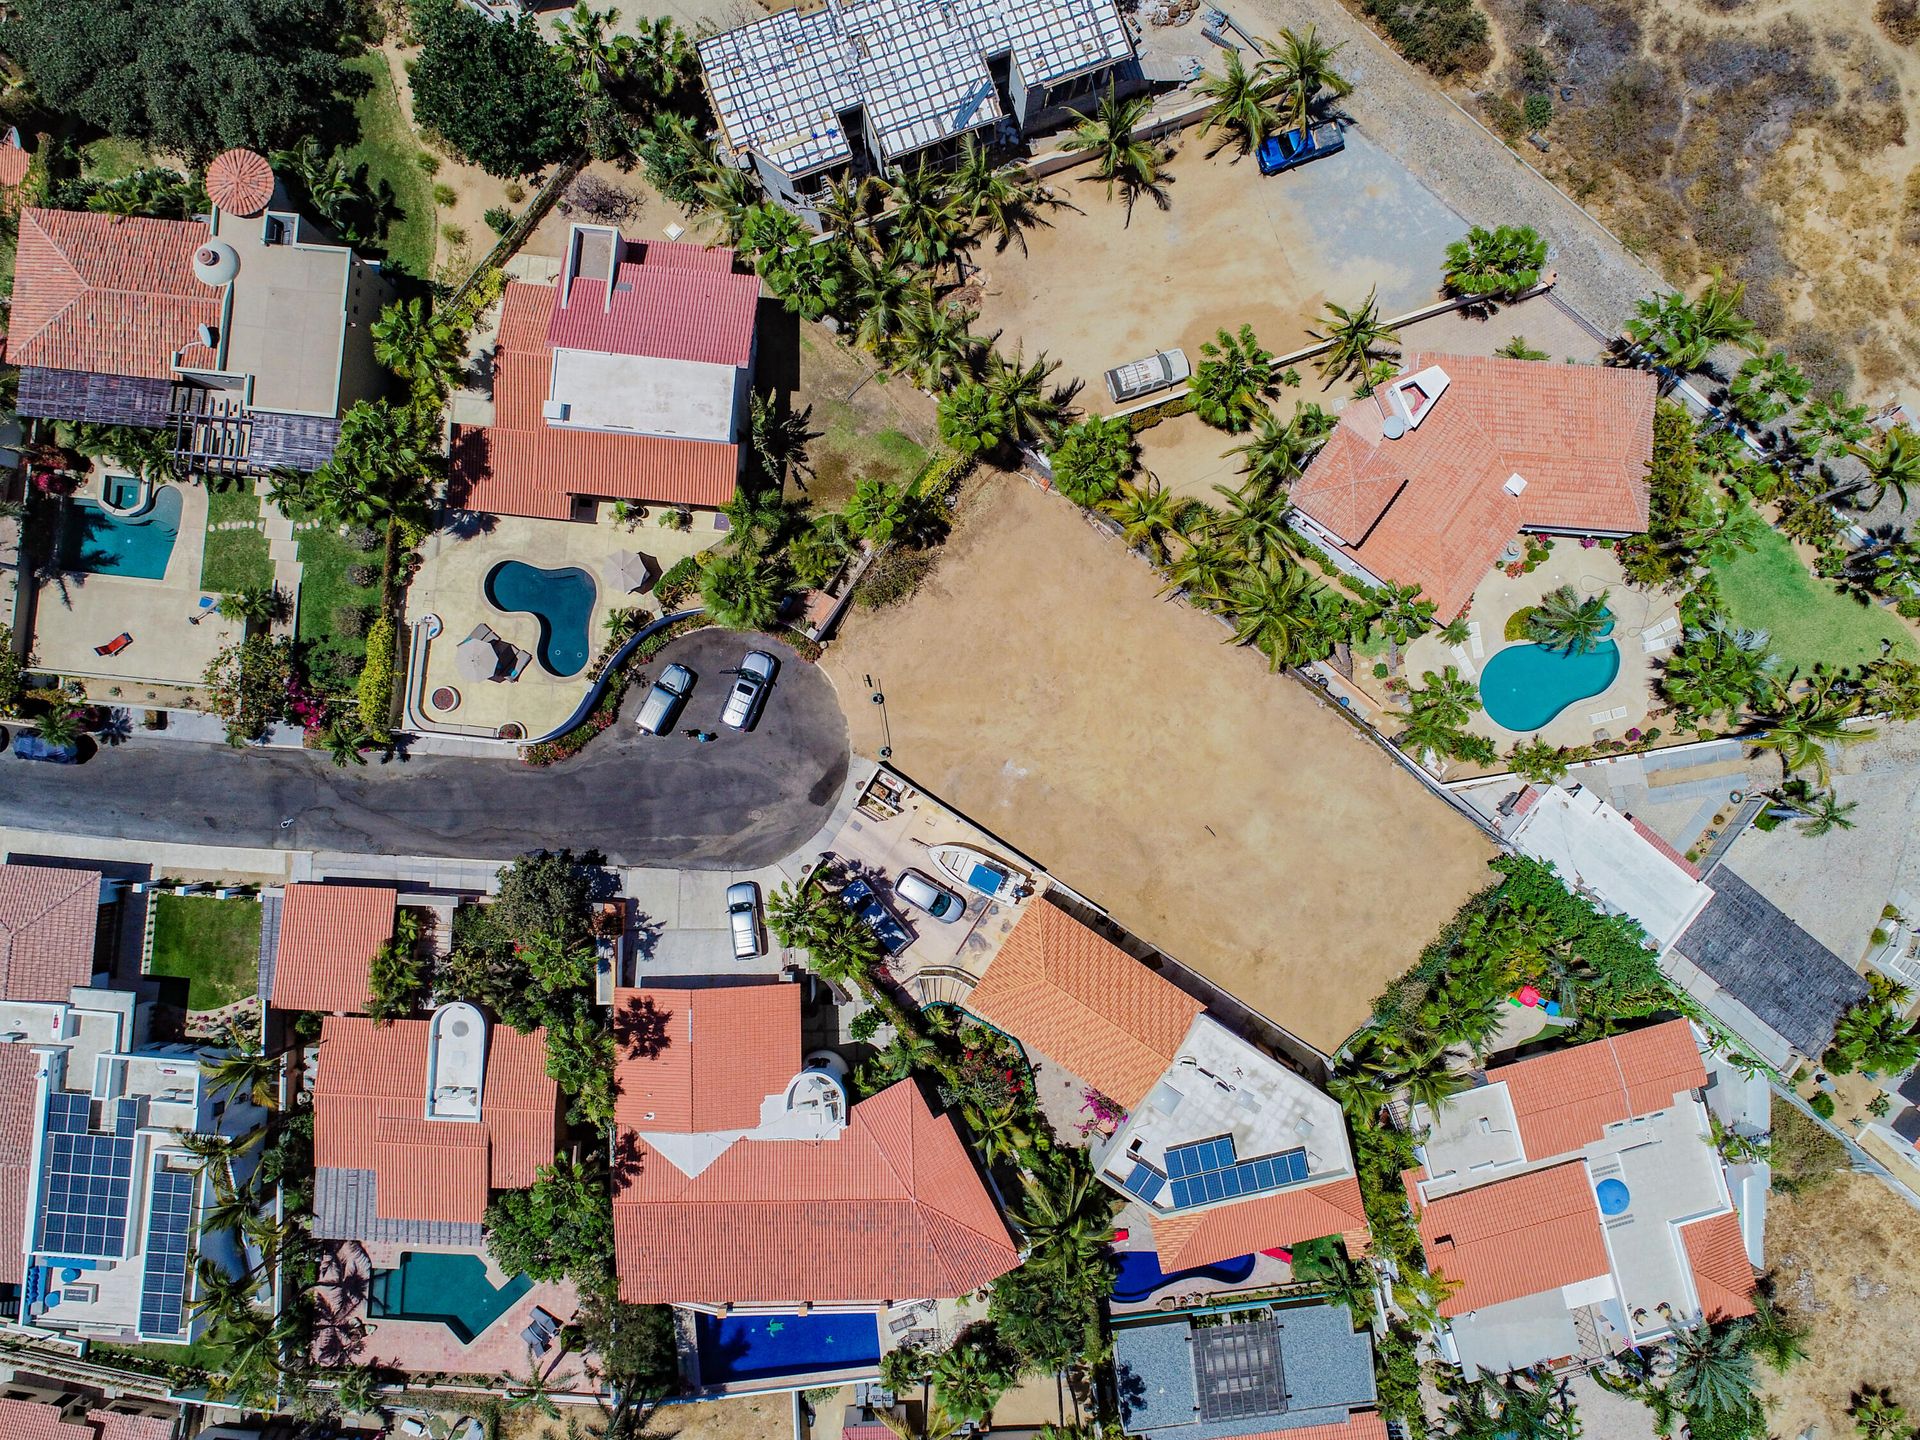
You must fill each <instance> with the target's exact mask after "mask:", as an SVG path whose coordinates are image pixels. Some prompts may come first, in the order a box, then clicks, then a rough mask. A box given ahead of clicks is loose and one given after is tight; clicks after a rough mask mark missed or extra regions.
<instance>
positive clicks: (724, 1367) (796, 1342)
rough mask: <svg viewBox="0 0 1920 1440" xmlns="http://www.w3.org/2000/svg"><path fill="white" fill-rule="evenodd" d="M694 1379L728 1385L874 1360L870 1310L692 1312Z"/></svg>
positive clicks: (876, 1348)
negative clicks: (697, 1357)
mask: <svg viewBox="0 0 1920 1440" xmlns="http://www.w3.org/2000/svg"><path fill="white" fill-rule="evenodd" d="M693 1326H694V1333H695V1336H696V1339H697V1340H698V1343H699V1346H700V1383H701V1384H702V1385H728V1384H735V1383H738V1382H740V1381H742V1380H773V1379H779V1378H781V1377H784V1376H788V1375H811V1374H815V1373H817V1372H819V1371H822V1370H856V1369H862V1368H866V1367H872V1366H878V1365H879V1363H880V1324H879V1321H877V1320H876V1319H875V1318H874V1317H873V1316H871V1315H695V1316H694V1317H693Z"/></svg>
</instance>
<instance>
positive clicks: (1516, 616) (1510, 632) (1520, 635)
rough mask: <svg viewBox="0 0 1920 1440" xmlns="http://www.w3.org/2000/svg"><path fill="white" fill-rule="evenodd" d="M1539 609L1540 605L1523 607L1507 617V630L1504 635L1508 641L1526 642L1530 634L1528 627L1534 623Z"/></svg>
mask: <svg viewBox="0 0 1920 1440" xmlns="http://www.w3.org/2000/svg"><path fill="white" fill-rule="evenodd" d="M1539 608H1540V607H1539V606H1538V605H1522V606H1521V607H1520V608H1519V609H1518V610H1516V611H1514V612H1513V614H1511V615H1509V616H1508V617H1507V625H1506V629H1505V630H1504V631H1503V632H1502V633H1503V634H1504V635H1505V636H1506V638H1507V639H1508V640H1512V641H1520V640H1525V639H1526V638H1527V636H1528V634H1529V633H1530V632H1529V629H1528V627H1529V626H1530V625H1532V623H1533V615H1534V612H1535V611H1536V610H1538V609H1539Z"/></svg>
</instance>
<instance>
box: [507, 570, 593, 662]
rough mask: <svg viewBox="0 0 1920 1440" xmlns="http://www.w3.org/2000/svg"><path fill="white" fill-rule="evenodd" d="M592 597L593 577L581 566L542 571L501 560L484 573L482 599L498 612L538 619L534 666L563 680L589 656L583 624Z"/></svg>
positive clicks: (589, 616) (588, 621)
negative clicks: (537, 659) (518, 612)
mask: <svg viewBox="0 0 1920 1440" xmlns="http://www.w3.org/2000/svg"><path fill="white" fill-rule="evenodd" d="M593 597H594V585H593V577H592V576H591V575H589V574H588V573H587V572H586V571H584V570H579V569H573V568H569V569H566V570H542V569H541V568H540V567H539V566H537V565H528V564H526V563H524V562H523V561H519V560H502V561H501V562H500V563H499V564H498V565H496V566H494V567H493V569H491V570H489V571H488V572H487V599H489V600H490V601H492V602H493V603H494V604H495V605H498V606H499V607H500V608H501V609H502V610H524V611H526V613H527V614H529V615H532V616H533V617H534V618H535V619H537V620H538V621H539V622H540V646H539V649H538V651H537V652H536V653H537V654H538V655H539V657H540V664H541V666H542V668H544V669H545V670H546V672H547V673H548V674H549V675H557V676H559V677H560V678H561V679H563V680H564V679H565V678H566V677H567V676H569V675H578V674H579V673H580V672H581V671H582V670H584V669H586V668H587V661H588V659H589V658H591V656H592V653H593V652H592V650H591V649H590V648H589V646H590V643H591V637H590V635H589V632H588V627H589V626H590V625H591V623H592V621H593Z"/></svg>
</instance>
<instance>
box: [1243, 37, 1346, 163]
mask: <svg viewBox="0 0 1920 1440" xmlns="http://www.w3.org/2000/svg"><path fill="white" fill-rule="evenodd" d="M1263 43H1264V48H1265V50H1266V52H1267V58H1266V59H1265V60H1263V61H1262V62H1261V64H1260V68H1261V70H1262V71H1263V72H1264V73H1265V74H1266V75H1267V77H1268V83H1269V84H1270V85H1271V86H1272V87H1273V92H1274V94H1275V96H1276V97H1277V98H1278V99H1279V101H1280V106H1281V112H1282V114H1284V115H1285V117H1286V120H1287V123H1288V124H1289V125H1290V126H1291V127H1292V128H1293V129H1295V130H1298V131H1299V132H1300V134H1301V136H1302V137H1303V138H1304V137H1305V135H1306V133H1307V125H1308V123H1309V122H1310V121H1311V120H1312V119H1313V112H1314V109H1315V107H1316V106H1317V105H1318V104H1319V102H1320V97H1321V95H1322V94H1323V93H1324V94H1325V95H1326V96H1327V97H1328V98H1330V99H1334V100H1338V99H1341V98H1342V97H1343V96H1347V95H1351V94H1352V93H1353V82H1352V81H1351V80H1349V79H1347V78H1346V76H1344V75H1342V74H1341V73H1340V72H1339V71H1337V70H1335V69H1334V68H1333V57H1334V56H1336V55H1338V54H1339V53H1340V52H1341V51H1342V50H1344V49H1346V42H1345V41H1342V42H1341V43H1340V44H1338V45H1323V44H1321V43H1320V39H1319V34H1318V30H1317V27H1315V26H1312V25H1309V26H1307V31H1306V34H1304V35H1301V34H1297V33H1295V32H1294V31H1292V30H1286V29H1283V30H1281V32H1280V38H1279V39H1278V40H1277V41H1273V40H1270V41H1266V42H1263Z"/></svg>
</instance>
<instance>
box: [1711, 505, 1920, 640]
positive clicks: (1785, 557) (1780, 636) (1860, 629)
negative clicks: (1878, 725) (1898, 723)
mask: <svg viewBox="0 0 1920 1440" xmlns="http://www.w3.org/2000/svg"><path fill="white" fill-rule="evenodd" d="M1713 575H1714V578H1715V579H1716V580H1718V581H1719V582H1720V594H1721V597H1722V599H1723V600H1724V602H1725V604H1726V610H1727V615H1728V616H1729V617H1730V618H1731V619H1732V620H1733V621H1734V623H1736V624H1739V625H1744V626H1747V627H1749V628H1750V629H1755V630H1765V631H1767V633H1768V634H1770V635H1771V636H1772V637H1773V648H1774V651H1775V652H1776V653H1777V654H1778V655H1779V656H1780V659H1781V661H1782V662H1783V663H1785V664H1787V665H1795V666H1798V667H1800V668H1801V669H1803V670H1805V669H1809V668H1811V667H1812V665H1813V663H1814V662H1815V661H1817V660H1824V661H1825V662H1826V663H1827V664H1828V665H1858V664H1861V663H1862V662H1863V661H1867V660H1875V659H1878V658H1879V656H1880V642H1881V640H1882V639H1888V640H1892V641H1893V645H1894V649H1895V650H1896V651H1897V652H1898V653H1900V654H1902V655H1905V656H1907V657H1908V658H1909V659H1920V646H1916V645H1915V644H1914V638H1913V632H1912V630H1910V629H1909V628H1908V627H1907V626H1906V624H1905V623H1904V622H1903V621H1902V620H1901V619H1900V617H1899V616H1897V615H1895V614H1894V613H1893V612H1892V611H1890V610H1882V609H1880V608H1879V607H1878V606H1868V605H1862V604H1860V603H1859V602H1858V601H1857V600H1853V599H1851V598H1849V597H1848V596H1846V595H1844V594H1842V593H1841V592H1840V591H1839V590H1838V589H1836V588H1835V587H1834V586H1832V585H1830V584H1828V583H1827V582H1826V581H1824V580H1822V579H1820V578H1819V577H1817V576H1816V575H1814V574H1813V573H1812V572H1811V571H1809V570H1808V569H1807V567H1806V564H1805V563H1804V562H1803V561H1802V560H1801V559H1800V557H1799V556H1798V555H1796V554H1795V553H1794V550H1793V545H1792V544H1791V543H1790V542H1789V541H1788V540H1787V538H1786V536H1784V535H1782V534H1780V533H1779V532H1778V531H1777V530H1774V529H1773V528H1772V527H1771V526H1763V527H1761V536H1760V543H1759V545H1758V547H1757V548H1756V549H1755V550H1754V551H1753V553H1752V554H1750V555H1748V554H1740V555H1735V556H1734V557H1733V559H1731V560H1716V561H1714V562H1713Z"/></svg>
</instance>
